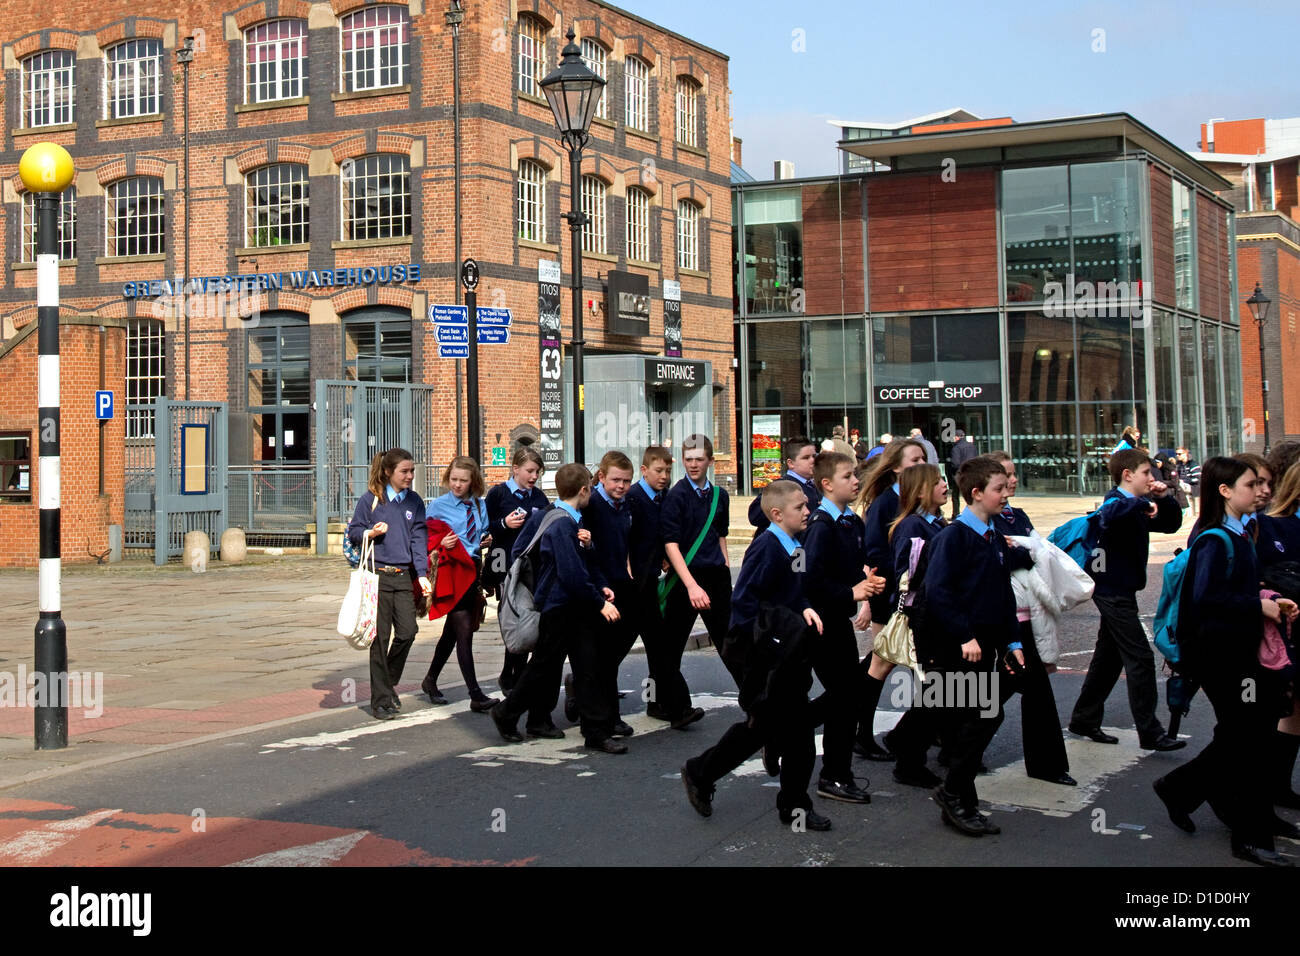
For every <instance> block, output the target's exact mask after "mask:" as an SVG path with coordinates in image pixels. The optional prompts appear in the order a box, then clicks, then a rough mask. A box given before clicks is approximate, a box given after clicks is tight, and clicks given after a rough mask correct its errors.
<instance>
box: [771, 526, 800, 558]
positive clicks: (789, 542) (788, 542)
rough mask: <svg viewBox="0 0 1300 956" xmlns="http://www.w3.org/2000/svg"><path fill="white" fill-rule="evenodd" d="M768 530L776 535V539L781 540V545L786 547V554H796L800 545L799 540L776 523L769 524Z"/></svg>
mask: <svg viewBox="0 0 1300 956" xmlns="http://www.w3.org/2000/svg"><path fill="white" fill-rule="evenodd" d="M767 530H768V531H770V532H772V534H774V535H776V540H777V541H780V542H781V547H783V548H785V553H786V554H794V553H795V551H796V550H797V549H798V547H799V542H798V541H796V540H795V539H794V538H792V537H790V536H789V535H788V534H786V533H785V532H784V531H782V530H781V529H780V528H778V527H777V526H776V525H774V524H770V525H768V526H767Z"/></svg>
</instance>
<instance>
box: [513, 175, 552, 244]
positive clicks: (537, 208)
mask: <svg viewBox="0 0 1300 956" xmlns="http://www.w3.org/2000/svg"><path fill="white" fill-rule="evenodd" d="M518 197H519V201H518V209H519V213H518V222H519V225H518V234H519V238H520V239H527V240H529V241H530V242H545V241H546V170H545V169H544V168H542V164H541V163H535V162H533V161H532V160H531V159H523V160H520V161H519V192H518Z"/></svg>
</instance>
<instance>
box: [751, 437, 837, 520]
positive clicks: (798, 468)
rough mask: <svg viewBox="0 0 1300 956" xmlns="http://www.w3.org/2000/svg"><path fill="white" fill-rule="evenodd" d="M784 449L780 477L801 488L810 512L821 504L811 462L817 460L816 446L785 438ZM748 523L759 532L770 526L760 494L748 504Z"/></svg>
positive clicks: (804, 440) (801, 438)
mask: <svg viewBox="0 0 1300 956" xmlns="http://www.w3.org/2000/svg"><path fill="white" fill-rule="evenodd" d="M784 448H785V474H784V475H782V476H781V477H782V478H788V479H790V480H791V481H794V482H796V483H798V485H799V486H800V487H801V488H803V490H804V494H806V495H807V496H808V510H809V511H810V512H811V511H812V510H813V509H814V508H816V507H817V506H818V505H819V504H821V500H822V494H821V489H820V488H819V487H818V486H817V480H816V478H814V477H813V462H814V461H815V460H816V458H817V446H816V445H814V444H813V443H812V442H810V441H809V440H808V439H807V438H803V437H799V438H787V439H786V441H785V446H784ZM749 523H750V524H752V525H753V526H754V527H755V528H757V529H758V530H759V531H762V530H763V529H764V528H766V527H767V526H768V525H769V524H771V522H770V521H769V520H768V518H767V515H766V514H764V513H763V495H762V493H761V492H760V493H759V494H757V495H755V496H754V500H753V501H751V502H750V503H749Z"/></svg>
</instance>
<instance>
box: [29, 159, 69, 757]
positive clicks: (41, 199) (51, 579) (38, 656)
mask: <svg viewBox="0 0 1300 956" xmlns="http://www.w3.org/2000/svg"><path fill="white" fill-rule="evenodd" d="M74 174H75V168H74V167H73V164H72V157H71V156H69V155H68V151H67V150H66V149H64V148H63V147H62V146H58V145H56V144H55V143H37V144H35V145H34V146H32V147H31V148H29V149H28V150H27V151H26V152H25V153H23V156H22V159H20V160H19V161H18V175H19V178H21V179H22V181H23V186H24V188H26V189H27V190H28V191H29V192H31V193H33V194H34V195H35V197H36V323H37V325H36V341H37V355H38V359H37V373H36V374H37V378H36V406H37V409H36V423H37V432H38V443H39V455H40V464H39V469H38V471H37V488H38V489H39V495H40V563H39V565H38V570H37V582H38V583H37V594H38V605H39V609H40V617H39V618H38V619H37V621H36V648H35V661H34V662H35V667H36V679H37V681H38V682H41V681H43V682H44V684H45V686H44V689H43V690H40V689H39V688H40V684H39V683H38V685H37V687H38V693H37V697H36V726H35V728H34V732H35V737H36V749H37V750H59V749H62V748H63V747H66V746H68V700H67V694H66V689H67V681H68V631H67V626H66V625H65V624H64V623H63V610H62V608H63V603H62V581H61V577H62V572H63V567H62V561H61V555H62V553H63V552H62V547H61V545H60V541H59V524H60V517H61V514H62V511H61V507H60V504H61V501H60V479H59V470H60V469H59V466H60V462H61V442H60V431H61V428H62V426H61V424H60V422H59V197H60V194H61V193H62V192H63V190H65V189H67V188H68V184H69V183H71V182H72V177H73V175H74Z"/></svg>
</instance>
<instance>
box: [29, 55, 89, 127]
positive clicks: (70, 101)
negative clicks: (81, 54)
mask: <svg viewBox="0 0 1300 956" xmlns="http://www.w3.org/2000/svg"><path fill="white" fill-rule="evenodd" d="M76 69H77V60H76V56H75V54H73V53H72V51H70V50H49V51H47V52H45V53H34V54H32V55H31V56H29V57H28V58H27V59H25V60H23V80H22V86H21V87H19V97H20V106H19V116H20V117H21V119H20V120H19V123H20V125H22V126H24V127H27V128H29V129H30V128H31V127H34V126H56V125H58V124H60V123H71V122H72V110H73V105H74V102H75V99H76V92H77V76H76Z"/></svg>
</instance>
